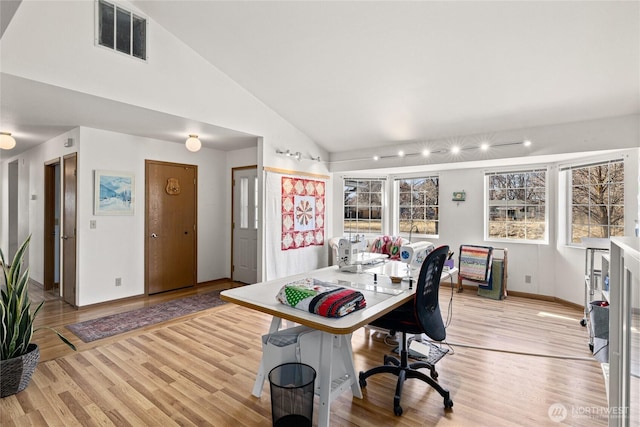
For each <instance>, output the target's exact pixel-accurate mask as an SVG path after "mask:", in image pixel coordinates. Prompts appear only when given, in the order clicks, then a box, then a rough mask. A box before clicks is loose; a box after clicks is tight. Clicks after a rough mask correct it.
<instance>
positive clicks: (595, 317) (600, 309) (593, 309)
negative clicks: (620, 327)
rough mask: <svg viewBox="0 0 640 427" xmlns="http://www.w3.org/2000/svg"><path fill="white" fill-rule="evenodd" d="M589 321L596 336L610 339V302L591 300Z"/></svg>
mask: <svg viewBox="0 0 640 427" xmlns="http://www.w3.org/2000/svg"><path fill="white" fill-rule="evenodd" d="M589 306H590V307H589V321H590V322H591V328H592V330H593V336H594V337H596V338H602V339H605V340H608V339H609V303H608V302H607V301H591V302H590V303H589Z"/></svg>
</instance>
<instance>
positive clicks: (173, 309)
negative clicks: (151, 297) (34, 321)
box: [67, 291, 224, 342]
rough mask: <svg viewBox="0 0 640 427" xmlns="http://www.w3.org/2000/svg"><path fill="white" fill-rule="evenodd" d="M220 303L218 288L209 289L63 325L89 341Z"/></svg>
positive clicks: (83, 339)
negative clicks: (188, 295) (147, 305)
mask: <svg viewBox="0 0 640 427" xmlns="http://www.w3.org/2000/svg"><path fill="white" fill-rule="evenodd" d="M221 304H224V301H222V300H221V299H220V291H213V292H207V293H204V294H199V295H194V296H190V297H185V298H180V299H176V300H173V301H167V302H163V303H160V304H156V305H152V306H149V307H143V308H138V309H136V310H131V311H126V312H124V313H118V314H111V315H109V316H104V317H99V318H97V319H93V320H86V321H84V322H80V323H74V324H73V325H67V329H69V330H70V331H71V332H73V333H74V334H75V335H77V336H78V338H80V339H81V340H82V341H84V342H91V341H95V340H99V339H102V338H107V337H111V336H113V335H117V334H121V333H123V332H128V331H132V330H134V329H138V328H143V327H145V326H149V325H153V324H156V323H160V322H164V321H166V320H171V319H174V318H176V317H180V316H184V315H187V314H191V313H195V312H197V311H202V310H206V309H208V308H212V307H216V306H218V305H221Z"/></svg>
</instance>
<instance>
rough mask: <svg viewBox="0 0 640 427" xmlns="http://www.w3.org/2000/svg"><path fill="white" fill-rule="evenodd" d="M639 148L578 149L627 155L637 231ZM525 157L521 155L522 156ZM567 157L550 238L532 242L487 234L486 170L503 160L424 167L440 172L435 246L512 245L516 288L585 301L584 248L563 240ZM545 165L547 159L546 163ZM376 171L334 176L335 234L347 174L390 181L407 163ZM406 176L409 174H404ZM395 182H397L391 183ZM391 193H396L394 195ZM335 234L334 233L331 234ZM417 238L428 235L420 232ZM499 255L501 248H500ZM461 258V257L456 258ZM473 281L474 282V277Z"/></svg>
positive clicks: (552, 181) (630, 215)
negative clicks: (461, 197)
mask: <svg viewBox="0 0 640 427" xmlns="http://www.w3.org/2000/svg"><path fill="white" fill-rule="evenodd" d="M639 153H640V150H639V149H637V148H635V149H628V150H618V151H617V152H615V153H606V154H598V155H586V154H582V155H575V156H574V157H575V158H576V160H574V163H575V162H578V163H576V164H580V162H587V163H588V162H591V161H594V160H598V159H599V160H603V159H610V158H621V157H622V158H624V160H625V200H626V201H627V203H625V234H626V235H629V236H630V235H632V234H633V233H634V222H635V219H637V218H638V211H637V209H636V207H637V197H638V157H640V156H639ZM521 160H522V159H518V162H520V161H521ZM511 162H514V163H515V162H516V159H511V160H506V161H504V162H503V166H502V168H504V167H507V166H508V165H509V164H510V163H511ZM567 163H568V161H567V160H565V161H563V162H562V163H558V162H556V163H549V164H548V166H549V167H550V169H549V175H548V178H549V179H548V183H549V191H548V194H547V204H548V205H549V243H548V244H528V243H512V242H506V243H505V242H493V241H487V240H484V221H485V217H484V209H485V208H484V173H485V170H487V169H490V170H494V169H495V168H496V167H499V166H492V167H491V168H487V167H474V166H470V165H469V164H464V163H460V164H456V165H455V166H456V168H450V167H449V166H450V165H441V169H439V168H438V165H434V166H430V167H429V168H427V167H425V168H424V169H425V171H426V170H427V169H428V171H429V173H437V174H438V175H439V177H440V235H439V238H438V239H432V238H430V239H428V240H429V241H432V242H433V243H434V244H435V245H436V246H438V245H445V244H446V245H449V246H450V248H451V249H452V250H454V251H455V252H456V260H457V256H458V253H459V247H460V245H461V244H476V245H489V246H494V247H496V248H507V250H508V257H509V264H508V273H509V278H508V289H510V290H512V291H520V292H525V293H530V294H537V295H546V296H551V297H557V298H560V299H562V300H565V301H570V302H574V303H576V304H582V303H583V302H584V249H582V248H579V247H575V246H567V245H565V243H564V242H566V240H565V235H564V231H563V230H564V229H561V227H564V224H562V223H561V221H559V216H560V214H559V213H558V212H563V206H564V202H563V201H564V200H566V198H565V197H564V192H562V191H558V188H559V179H558V173H559V168H560V167H562V166H563V165H565V164H567ZM531 165H532V166H540V164H539V163H533V164H531ZM542 166H546V165H544V164H543V165H542ZM415 169H416V168H412V170H411V173H410V174H411V175H415V174H416V171H415ZM375 172H376V171H369V172H366V173H365V172H361V173H357V172H356V173H349V174H347V173H342V174H335V175H334V180H333V197H332V203H333V204H334V214H333V221H334V224H335V226H334V227H333V234H332V236H337V235H341V233H342V218H341V215H342V212H341V210H340V209H338V208H337V207H338V206H342V192H343V187H342V185H343V181H342V179H343V177H345V176H351V177H352V176H360V175H362V176H368V177H375V176H385V174H388V175H386V176H388V177H389V180H390V181H393V179H394V178H395V177H399V176H403V174H402V173H401V172H403V171H402V169H401V168H398V169H395V170H393V173H391V172H390V171H384V172H381V173H378V174H377V175H376V174H375ZM405 176H406V174H405ZM390 187H393V186H390ZM461 190H464V191H465V192H466V201H465V202H454V201H452V200H451V195H452V193H453V192H454V191H461ZM389 199H391V197H389ZM389 222H390V221H388V219H387V220H386V221H385V224H387V230H386V232H392V231H393V230H392V227H391V225H390V224H389ZM332 236H331V237H332ZM413 240H414V241H418V240H423V239H420V238H416V237H415V235H414V238H413ZM496 255H497V256H499V255H501V252H497V253H496ZM456 263H457V261H456ZM526 275H528V276H531V283H526V282H525V276H526ZM470 284H471V283H470Z"/></svg>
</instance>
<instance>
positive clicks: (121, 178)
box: [93, 170, 135, 215]
mask: <svg viewBox="0 0 640 427" xmlns="http://www.w3.org/2000/svg"><path fill="white" fill-rule="evenodd" d="M94 181H95V191H94V212H93V213H94V215H133V214H134V212H135V209H134V208H135V176H134V175H133V174H132V173H128V172H117V171H108V170H96V171H95V177H94Z"/></svg>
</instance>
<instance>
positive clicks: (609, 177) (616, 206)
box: [563, 159, 624, 243]
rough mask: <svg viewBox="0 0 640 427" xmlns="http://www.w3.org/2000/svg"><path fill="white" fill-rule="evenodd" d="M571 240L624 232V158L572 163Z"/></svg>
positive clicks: (620, 234) (605, 236)
mask: <svg viewBox="0 0 640 427" xmlns="http://www.w3.org/2000/svg"><path fill="white" fill-rule="evenodd" d="M563 171H567V172H570V180H571V182H570V195H569V200H570V209H569V216H570V220H569V224H570V233H569V236H570V239H571V242H570V243H580V242H581V239H582V238H583V237H599V238H607V237H612V236H623V235H624V161H623V160H621V159H618V160H612V161H606V162H599V163H593V164H588V165H579V166H571V167H568V168H565V169H563Z"/></svg>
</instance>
